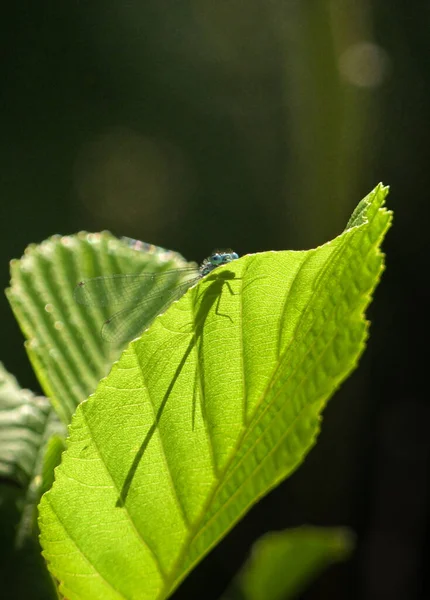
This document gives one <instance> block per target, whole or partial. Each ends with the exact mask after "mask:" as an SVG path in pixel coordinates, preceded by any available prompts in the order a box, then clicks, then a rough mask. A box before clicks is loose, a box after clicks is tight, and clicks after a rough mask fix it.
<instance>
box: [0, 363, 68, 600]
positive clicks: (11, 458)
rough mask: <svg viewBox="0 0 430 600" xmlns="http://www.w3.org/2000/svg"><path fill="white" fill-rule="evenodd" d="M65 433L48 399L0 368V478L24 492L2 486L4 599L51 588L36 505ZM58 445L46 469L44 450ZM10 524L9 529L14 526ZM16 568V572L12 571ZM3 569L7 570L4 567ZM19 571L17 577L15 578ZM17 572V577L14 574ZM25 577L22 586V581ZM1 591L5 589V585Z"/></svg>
mask: <svg viewBox="0 0 430 600" xmlns="http://www.w3.org/2000/svg"><path fill="white" fill-rule="evenodd" d="M65 434H66V432H65V428H64V426H63V424H62V423H61V422H60V421H59V420H58V418H57V416H56V414H55V412H54V410H53V409H52V407H51V405H50V403H49V401H48V399H47V398H43V397H40V396H35V395H34V394H33V393H32V392H30V391H29V390H25V389H22V388H20V387H19V385H18V383H17V381H16V379H15V378H14V377H13V376H12V375H11V374H10V373H8V372H7V371H6V370H5V368H4V367H3V365H2V364H1V363H0V476H1V477H2V478H3V479H5V480H6V479H8V480H10V482H11V483H12V482H14V483H15V485H16V484H18V485H19V486H21V487H22V490H20V491H16V499H15V506H14V507H12V505H11V503H12V500H11V499H12V498H13V496H12V494H13V493H14V492H13V490H11V489H8V484H7V483H6V481H5V482H4V483H3V484H2V486H1V489H0V505H1V512H0V516H1V529H2V531H3V533H4V536H3V538H2V542H3V543H2V545H1V546H2V551H3V552H5V553H6V555H7V556H6V557H4V560H2V561H0V562H2V564H3V568H4V569H7V576H6V572H5V573H3V574H2V575H4V578H5V581H6V579H7V580H8V584H7V585H6V584H5V585H6V589H9V593H10V596H8V597H11V598H12V597H16V598H18V597H24V596H25V597H26V598H29V599H30V598H42V597H43V598H48V597H53V595H54V589H53V587H52V585H51V581H50V580H49V578H48V577H47V574H46V572H45V571H46V569H45V566H44V564H43V562H42V560H41V559H40V546H39V542H38V539H37V534H38V528H37V505H38V504H39V501H40V497H41V495H42V494H43V493H44V492H45V491H47V490H48V489H49V488H50V487H51V485H52V480H53V473H54V467H55V466H56V465H57V464H58V463H59V461H60V454H61V452H62V450H63V449H64V437H65ZM54 439H55V440H57V447H58V452H57V457H56V460H55V464H54V463H52V464H51V465H50V466H49V469H47V467H46V458H45V457H46V455H47V448H48V447H49V446H50V445H51V444H52V441H53V440H54ZM12 524H13V525H12ZM15 563H16V564H19V568H17V567H15ZM6 565H7V566H6ZM18 572H19V573H20V574H21V575H18ZM12 573H15V576H13V575H12ZM22 574H25V581H24V580H20V576H22ZM2 589H3V592H4V593H7V592H6V591H5V588H4V586H3V588H2Z"/></svg>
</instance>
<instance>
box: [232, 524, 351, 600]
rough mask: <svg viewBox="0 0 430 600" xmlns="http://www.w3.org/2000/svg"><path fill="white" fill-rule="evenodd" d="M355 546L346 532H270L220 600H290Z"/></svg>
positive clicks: (310, 529) (304, 529)
mask: <svg viewBox="0 0 430 600" xmlns="http://www.w3.org/2000/svg"><path fill="white" fill-rule="evenodd" d="M353 546H354V542H353V537H352V535H351V533H350V532H349V531H348V530H347V529H341V528H322V527H299V528H297V529H290V530H286V531H277V532H271V533H268V534H267V535H265V536H263V537H262V538H260V539H259V540H258V541H257V542H256V543H255V544H254V546H253V548H252V553H251V556H250V558H249V559H248V560H247V562H246V563H245V565H244V566H243V568H242V569H241V571H240V572H239V574H238V576H237V578H236V579H235V581H234V582H233V584H232V586H231V589H230V590H228V591H227V592H226V594H225V595H223V596H222V598H221V600H289V599H290V598H294V597H295V596H296V595H297V594H298V593H299V592H301V591H302V589H303V588H304V587H306V585H309V583H310V581H311V580H312V579H314V578H315V577H317V576H318V575H319V574H320V573H321V572H322V571H323V570H324V569H325V568H327V567H328V566H329V565H331V564H333V563H335V562H339V561H341V560H345V559H346V558H348V556H349V555H350V553H351V551H352V549H353Z"/></svg>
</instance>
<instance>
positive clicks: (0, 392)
mask: <svg viewBox="0 0 430 600" xmlns="http://www.w3.org/2000/svg"><path fill="white" fill-rule="evenodd" d="M54 432H57V433H58V432H63V433H64V430H63V428H62V427H60V425H59V423H58V420H57V419H56V417H55V415H54V414H53V411H52V409H51V405H50V404H49V401H48V399H47V398H43V397H41V396H35V395H34V394H33V393H32V392H30V391H29V390H24V389H22V388H20V387H19V385H18V383H17V381H16V379H15V377H13V376H12V375H11V374H10V373H8V372H7V371H6V369H5V368H4V366H3V365H2V364H1V363H0V476H1V477H3V478H7V479H11V480H13V481H15V482H16V483H18V484H20V485H22V486H23V487H26V486H28V485H29V483H30V481H31V480H32V479H34V477H35V475H36V473H37V470H38V469H37V467H38V463H39V461H40V455H41V452H43V451H44V446H45V444H46V442H47V440H48V438H49V437H50V436H51V435H52V434H53V433H54Z"/></svg>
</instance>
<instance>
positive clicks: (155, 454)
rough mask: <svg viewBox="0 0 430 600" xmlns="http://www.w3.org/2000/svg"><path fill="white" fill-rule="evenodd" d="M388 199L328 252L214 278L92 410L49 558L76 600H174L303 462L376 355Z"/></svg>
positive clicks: (371, 200)
mask: <svg viewBox="0 0 430 600" xmlns="http://www.w3.org/2000/svg"><path fill="white" fill-rule="evenodd" d="M386 193H387V189H386V188H383V187H382V186H378V187H377V188H376V189H375V190H374V192H372V193H371V194H370V195H369V196H368V197H367V198H366V199H365V200H364V201H362V202H361V203H360V205H359V208H358V209H357V210H356V211H355V213H354V216H353V218H352V220H351V221H350V222H349V224H348V228H347V229H346V230H345V231H344V232H343V233H342V234H341V235H339V236H338V237H337V238H335V239H334V240H333V241H331V242H329V243H327V244H325V245H323V246H321V247H319V248H316V249H315V250H309V251H303V252H290V251H285V252H264V253H261V254H256V255H249V256H245V257H243V258H240V259H239V260H236V261H234V262H232V263H230V264H229V265H228V266H226V267H221V268H220V269H219V270H218V269H217V270H216V271H214V273H213V274H212V275H210V276H209V277H207V278H205V279H203V280H202V281H201V282H200V283H199V284H198V285H196V286H195V287H193V288H191V289H190V290H189V291H188V292H187V293H186V294H185V295H184V296H183V297H182V298H181V299H180V300H179V301H178V302H176V303H174V304H173V305H172V306H171V307H170V308H169V310H167V312H166V313H165V314H164V315H162V316H160V317H158V318H157V319H155V321H154V323H153V325H152V326H151V327H150V328H149V329H148V330H147V331H145V332H144V333H143V335H142V336H141V338H140V339H137V340H136V341H134V342H132V343H131V344H130V345H129V347H128V348H127V349H126V351H125V352H124V353H123V354H122V356H121V358H120V360H119V361H118V362H117V363H115V364H114V365H113V368H112V370H111V372H110V373H109V375H108V376H107V377H106V378H105V379H103V380H102V381H101V382H100V383H99V385H98V386H97V389H96V391H95V393H94V395H93V396H92V397H90V398H89V399H88V401H86V402H83V403H82V404H81V405H80V406H79V407H78V409H77V411H76V414H75V416H74V418H73V421H72V425H71V429H70V438H69V440H68V450H67V452H66V453H65V454H64V455H63V461H62V463H61V465H60V467H58V469H57V471H56V481H55V483H54V485H53V487H52V489H51V490H50V491H49V492H48V493H47V494H45V496H44V497H43V499H42V502H41V507H40V515H41V519H40V526H41V531H42V536H41V541H42V546H43V548H44V556H45V558H46V559H47V561H48V562H49V566H50V569H51V572H52V573H53V574H54V576H55V577H56V578H57V579H58V580H59V581H60V582H61V590H62V592H63V594H64V595H65V597H67V598H68V599H69V600H75V599H80V600H81V599H87V598H88V599H90V600H96V599H102V600H110V599H119V598H123V599H127V600H131V599H135V600H145V599H155V598H157V599H162V598H166V597H168V596H169V595H170V594H171V592H172V591H173V590H174V589H175V588H176V587H177V586H178V584H179V583H180V582H181V580H182V579H183V578H184V577H185V576H186V574H187V573H188V572H189V570H190V569H192V568H193V566H194V565H195V564H196V563H197V562H198V561H200V560H201V559H202V557H203V556H204V555H205V554H206V553H207V552H208V551H209V550H210V549H211V548H212V547H213V546H214V545H215V544H216V543H217V542H218V541H219V540H220V539H221V538H222V537H223V536H224V535H225V534H226V533H227V532H228V531H229V530H230V529H231V528H232V527H233V526H234V524H235V523H236V522H237V521H238V519H240V518H241V517H242V516H243V515H244V514H245V513H246V512H247V510H249V508H250V507H251V506H252V505H253V504H254V503H255V502H257V501H258V499H259V498H261V497H262V496H263V495H265V494H267V492H268V491H269V490H270V489H271V488H273V487H274V486H276V485H277V484H278V483H279V482H280V481H281V480H283V479H284V478H285V477H287V476H288V475H289V474H290V473H291V472H292V471H293V470H294V469H296V468H297V466H298V465H299V464H300V463H301V462H302V460H303V459H304V457H305V455H306V454H307V452H309V450H310V448H311V447H312V446H313V444H314V443H315V440H316V436H317V434H318V431H319V424H320V414H321V411H322V410H323V408H324V406H325V404H326V402H327V400H328V399H329V397H330V396H331V395H332V394H333V392H334V390H335V389H336V388H337V387H338V386H339V385H340V383H341V382H342V381H343V380H344V379H345V377H346V376H347V375H348V374H349V373H350V372H351V370H353V369H354V368H355V367H356V365H357V361H358V358H359V356H360V354H361V353H362V351H363V349H364V344H365V339H366V336H367V323H366V321H365V319H364V316H363V314H364V310H365V308H366V306H367V305H368V304H369V302H370V300H371V294H372V291H373V289H374V287H375V285H376V284H377V282H378V280H379V277H380V274H381V270H382V265H383V256H382V254H381V253H380V250H379V245H380V243H381V240H382V238H383V236H384V234H385V232H386V230H387V228H388V226H389V223H390V213H389V212H387V211H386V210H385V209H384V208H383V207H382V205H383V202H384V198H385V195H386ZM316 493H317V490H316Z"/></svg>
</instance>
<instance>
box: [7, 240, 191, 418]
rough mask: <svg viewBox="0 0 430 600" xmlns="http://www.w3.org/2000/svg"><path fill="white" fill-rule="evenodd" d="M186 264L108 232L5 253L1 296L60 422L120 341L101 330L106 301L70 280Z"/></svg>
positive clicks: (103, 369)
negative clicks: (87, 302)
mask: <svg viewBox="0 0 430 600" xmlns="http://www.w3.org/2000/svg"><path fill="white" fill-rule="evenodd" d="M186 266H189V263H186V261H185V260H184V259H183V258H182V257H181V256H180V255H179V254H177V253H175V252H172V251H168V250H164V249H163V248H158V247H155V246H150V247H149V248H147V251H146V252H138V251H136V250H134V249H133V248H131V247H129V246H128V245H127V244H126V243H124V242H122V241H121V240H118V239H116V238H114V237H113V236H112V235H111V234H109V233H108V232H103V233H99V234H88V233H85V232H82V233H80V234H77V235H73V236H64V237H61V236H53V237H52V238H50V239H49V240H46V241H45V242H43V243H42V244H39V245H34V244H33V245H31V246H29V247H28V248H27V249H26V251H25V254H24V256H23V257H22V258H21V259H20V260H13V261H11V287H10V288H9V289H8V290H7V297H8V299H9V302H10V304H11V306H12V309H13V311H14V313H15V316H16V318H17V320H18V323H19V325H20V327H21V329H22V331H23V333H24V335H25V337H26V339H27V342H26V349H27V353H28V355H29V357H30V360H31V362H32V364H33V367H34V370H35V372H36V375H37V377H38V379H39V382H40V384H41V386H42V388H43V390H44V392H45V394H46V395H47V396H48V397H49V398H50V400H51V402H52V404H53V406H54V407H55V410H56V412H57V414H58V415H59V417H60V418H61V419H62V421H63V422H64V423H66V424H68V423H69V422H70V420H71V417H72V415H73V413H74V412H75V409H76V406H77V405H78V404H79V402H81V401H82V400H84V399H85V398H87V397H88V395H89V394H91V393H92V392H93V391H94V390H95V387H96V385H97V382H98V381H99V380H100V378H101V377H103V376H105V375H106V374H107V372H108V370H109V369H110V366H111V364H112V362H113V361H114V360H115V359H116V358H118V355H119V352H120V350H121V349H122V347H123V346H124V344H122V346H121V345H120V346H114V345H113V344H109V343H106V342H104V341H103V339H102V337H101V335H100V331H101V327H102V324H103V322H104V321H105V320H106V319H107V318H108V317H109V316H111V313H112V308H110V309H109V307H107V306H104V307H103V306H91V307H87V306H83V305H80V304H78V303H77V302H76V301H75V298H74V290H75V287H76V284H77V283H78V282H79V281H81V280H82V279H84V278H88V277H96V276H99V275H111V274H116V273H130V274H132V273H145V272H147V273H153V272H157V273H158V272H165V271H167V270H171V269H178V268H182V267H186ZM178 278H180V275H175V274H174V275H173V276H172V277H170V278H169V279H168V281H166V288H168V287H171V288H173V287H174V286H175V284H176V283H177V281H178ZM137 299H138V298H137ZM137 299H136V298H131V301H133V300H137Z"/></svg>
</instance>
